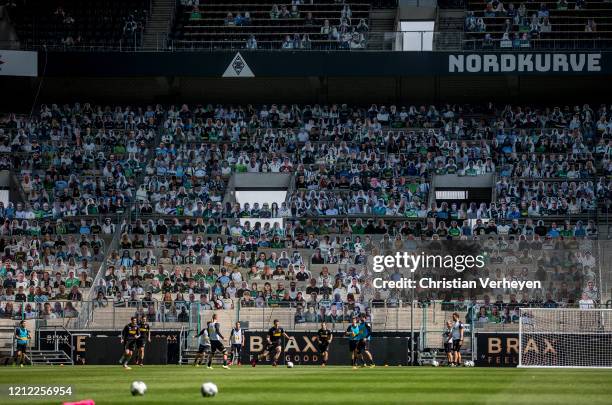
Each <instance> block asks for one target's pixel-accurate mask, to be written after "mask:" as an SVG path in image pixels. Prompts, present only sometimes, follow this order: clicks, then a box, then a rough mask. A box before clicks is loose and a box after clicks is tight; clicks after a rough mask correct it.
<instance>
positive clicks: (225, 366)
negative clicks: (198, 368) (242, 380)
mask: <svg viewBox="0 0 612 405" xmlns="http://www.w3.org/2000/svg"><path fill="white" fill-rule="evenodd" d="M221 368H224V369H225V370H229V369H230V368H229V366H228V365H225V364H224V365H223V366H221Z"/></svg>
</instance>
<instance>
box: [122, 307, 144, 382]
mask: <svg viewBox="0 0 612 405" xmlns="http://www.w3.org/2000/svg"><path fill="white" fill-rule="evenodd" d="M139 337H140V328H139V326H138V321H137V318H136V317H135V316H133V317H132V318H131V320H130V323H128V324H127V325H125V327H124V328H123V330H122V331H121V344H122V345H123V355H122V356H121V359H119V364H122V365H123V368H125V369H126V370H131V367H130V366H128V363H129V361H130V359H131V358H132V355H133V354H134V351H135V350H136V341H137V340H138V338H139Z"/></svg>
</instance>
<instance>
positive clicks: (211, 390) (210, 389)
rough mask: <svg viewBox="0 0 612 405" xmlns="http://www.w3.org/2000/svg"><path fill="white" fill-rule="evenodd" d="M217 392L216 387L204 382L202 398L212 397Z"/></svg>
mask: <svg viewBox="0 0 612 405" xmlns="http://www.w3.org/2000/svg"><path fill="white" fill-rule="evenodd" d="M218 392H219V389H218V388H217V386H216V385H215V384H213V383H211V382H205V383H204V384H202V396H204V397H214V396H215V395H217V393H218Z"/></svg>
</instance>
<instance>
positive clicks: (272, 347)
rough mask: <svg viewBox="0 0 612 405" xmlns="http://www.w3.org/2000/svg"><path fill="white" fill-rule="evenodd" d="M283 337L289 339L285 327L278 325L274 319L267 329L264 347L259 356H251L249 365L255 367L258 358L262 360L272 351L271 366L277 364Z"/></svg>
mask: <svg viewBox="0 0 612 405" xmlns="http://www.w3.org/2000/svg"><path fill="white" fill-rule="evenodd" d="M283 338H285V339H289V335H287V333H285V329H283V328H281V327H280V324H279V322H278V319H275V320H274V326H272V327H271V328H270V330H269V331H268V337H267V338H266V341H267V343H268V344H267V346H266V348H265V349H264V351H263V353H261V354H260V355H259V356H253V358H252V359H251V365H252V366H253V367H255V366H256V365H257V362H258V361H259V360H264V359H266V358H267V357H268V355H269V354H270V353H274V359H273V360H272V366H274V367H276V366H277V365H278V359H279V358H280V355H281V352H282V345H283Z"/></svg>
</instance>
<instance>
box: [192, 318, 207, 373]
mask: <svg viewBox="0 0 612 405" xmlns="http://www.w3.org/2000/svg"><path fill="white" fill-rule="evenodd" d="M208 325H210V322H208V323H207V324H206V327H205V328H204V329H202V330H201V331H200V333H198V334H197V335H196V337H197V338H198V340H199V344H198V352H197V353H196V356H195V359H194V361H193V365H194V366H195V367H200V364H202V360H203V359H204V355H207V356H209V357H212V355H211V354H210V338H209V337H208Z"/></svg>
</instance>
